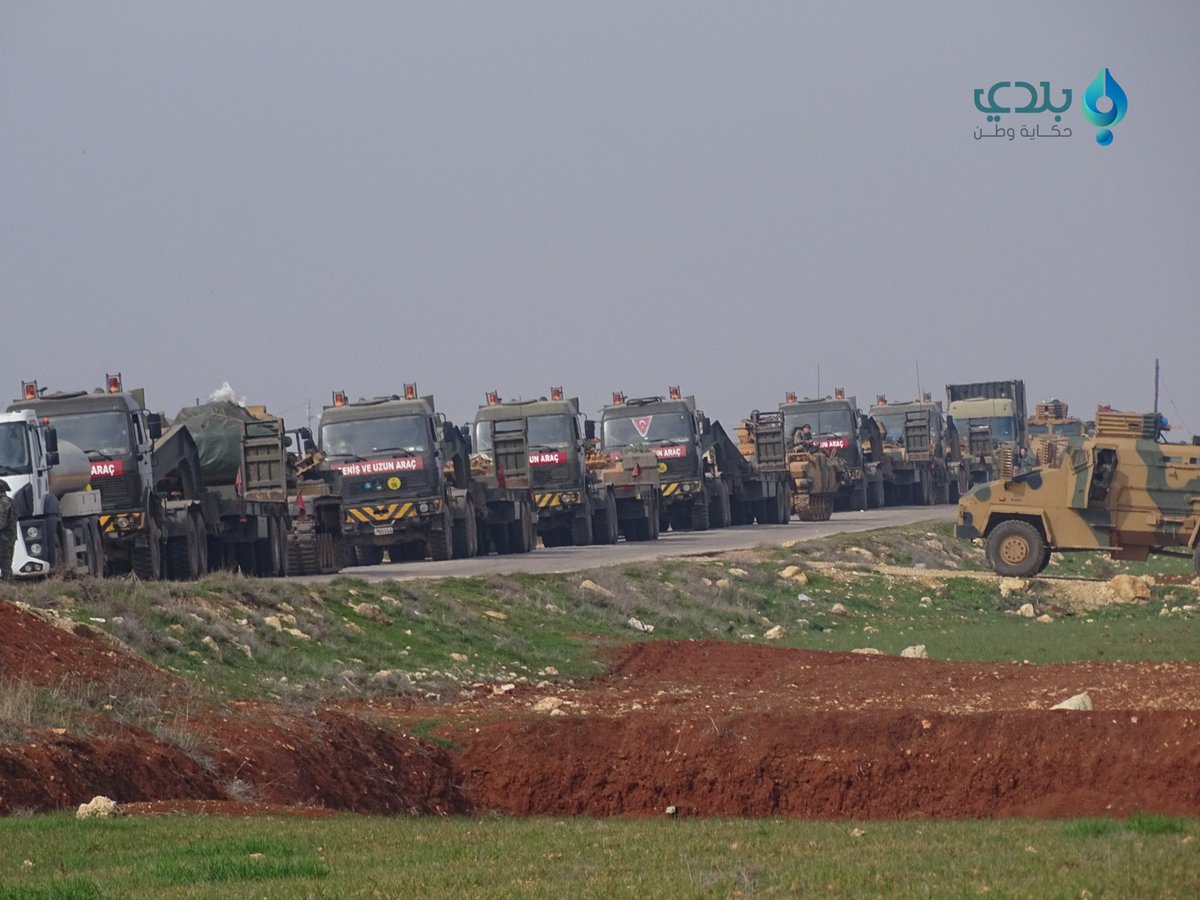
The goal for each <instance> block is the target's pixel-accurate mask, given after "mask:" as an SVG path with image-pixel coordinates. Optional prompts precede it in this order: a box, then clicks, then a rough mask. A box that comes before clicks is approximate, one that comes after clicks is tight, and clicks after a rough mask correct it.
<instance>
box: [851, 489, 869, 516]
mask: <svg viewBox="0 0 1200 900" xmlns="http://www.w3.org/2000/svg"><path fill="white" fill-rule="evenodd" d="M850 508H851V509H855V510H858V511H859V512H862V511H863V510H865V509H866V508H867V483H866V482H865V481H860V482H859V483H858V484H856V485H854V488H853V490H851V491H850Z"/></svg>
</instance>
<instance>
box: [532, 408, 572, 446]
mask: <svg viewBox="0 0 1200 900" xmlns="http://www.w3.org/2000/svg"><path fill="white" fill-rule="evenodd" d="M527 425H528V427H529V434H528V437H529V446H530V447H550V448H552V449H555V450H558V449H560V448H562V447H570V446H572V445H573V444H574V443H575V425H574V422H573V421H572V419H571V417H570V416H568V415H557V414H556V415H552V416H530V417H529V419H528V422H527Z"/></svg>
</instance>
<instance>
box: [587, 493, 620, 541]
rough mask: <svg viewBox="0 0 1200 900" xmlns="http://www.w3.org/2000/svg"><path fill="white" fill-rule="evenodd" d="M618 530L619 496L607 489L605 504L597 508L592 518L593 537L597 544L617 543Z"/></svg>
mask: <svg viewBox="0 0 1200 900" xmlns="http://www.w3.org/2000/svg"><path fill="white" fill-rule="evenodd" d="M617 532H618V525H617V498H616V497H614V496H613V495H612V492H611V491H606V492H605V493H604V504H603V505H602V506H601V507H600V508H599V509H598V510H596V512H595V515H594V517H593V519H592V538H593V539H594V540H595V542H596V543H597V544H615V543H616V542H617Z"/></svg>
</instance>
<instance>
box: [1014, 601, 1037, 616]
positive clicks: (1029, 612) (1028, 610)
mask: <svg viewBox="0 0 1200 900" xmlns="http://www.w3.org/2000/svg"><path fill="white" fill-rule="evenodd" d="M1017 615H1018V616H1021V617H1022V618H1025V619H1032V618H1034V617H1036V616H1037V610H1035V609H1034V608H1033V604H1032V603H1022V604H1021V608H1020V609H1018V610H1017Z"/></svg>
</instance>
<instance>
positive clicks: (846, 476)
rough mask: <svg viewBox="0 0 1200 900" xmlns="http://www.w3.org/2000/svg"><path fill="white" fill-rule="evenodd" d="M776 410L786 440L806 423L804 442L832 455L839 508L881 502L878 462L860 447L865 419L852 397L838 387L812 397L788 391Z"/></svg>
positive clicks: (881, 489) (856, 507)
mask: <svg viewBox="0 0 1200 900" xmlns="http://www.w3.org/2000/svg"><path fill="white" fill-rule="evenodd" d="M779 411H780V412H781V413H783V433H784V438H785V440H787V441H788V442H789V444H793V443H795V442H796V441H797V440H798V435H799V434H800V433H801V429H802V428H803V426H805V425H807V426H808V430H809V432H810V433H811V435H812V437H811V438H809V439H808V443H809V444H811V445H812V446H813V447H814V448H816V449H819V450H824V451H826V452H828V453H831V454H832V455H833V459H834V462H835V463H836V465H837V467H838V475H839V480H840V482H841V486H840V488H839V490H838V495H837V500H836V503H837V506H838V507H839V508H841V509H858V510H863V509H867V508H868V507H871V506H882V505H883V497H882V494H883V481H882V476H881V475H880V472H879V462H878V461H877V460H872V459H871V458H870V457H869V456H868V454H867V453H865V452H864V451H863V446H862V445H863V430H864V424H865V422H864V418H863V416H862V413H861V412H860V411H859V409H858V402H857V400H856V399H855V398H854V397H846V395H845V392H844V391H842V390H841V389H840V388H839V389H838V390H837V391H835V392H834V396H832V397H823V398H820V399H815V400H814V399H810V398H808V397H804V398H801V399H797V398H796V396H795V394H788V395H787V398H786V400H785V401H784V402H783V403H781V404H780V405H779Z"/></svg>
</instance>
